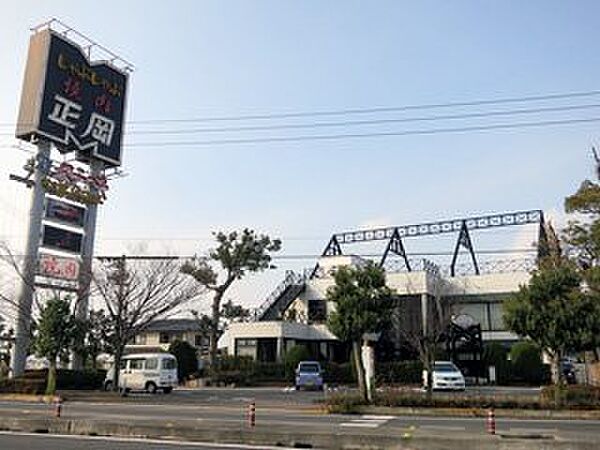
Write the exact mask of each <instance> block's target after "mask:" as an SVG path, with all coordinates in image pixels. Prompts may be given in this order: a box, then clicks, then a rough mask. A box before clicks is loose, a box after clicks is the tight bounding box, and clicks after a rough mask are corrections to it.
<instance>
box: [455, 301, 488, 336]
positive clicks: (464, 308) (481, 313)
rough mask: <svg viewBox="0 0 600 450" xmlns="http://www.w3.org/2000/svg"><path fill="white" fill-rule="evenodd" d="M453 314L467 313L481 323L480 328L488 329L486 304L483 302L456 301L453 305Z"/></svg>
mask: <svg viewBox="0 0 600 450" xmlns="http://www.w3.org/2000/svg"><path fill="white" fill-rule="evenodd" d="M454 313H455V314H468V315H469V316H471V317H472V318H473V319H475V322H476V323H478V324H480V325H481V329H482V330H489V329H490V324H489V323H488V318H487V304H485V303H458V304H456V305H455V306H454Z"/></svg>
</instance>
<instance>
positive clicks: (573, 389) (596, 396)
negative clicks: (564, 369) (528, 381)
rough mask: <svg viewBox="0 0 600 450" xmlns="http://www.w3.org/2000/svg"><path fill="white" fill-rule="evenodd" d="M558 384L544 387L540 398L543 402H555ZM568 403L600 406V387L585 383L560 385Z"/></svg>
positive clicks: (574, 405)
mask: <svg viewBox="0 0 600 450" xmlns="http://www.w3.org/2000/svg"><path fill="white" fill-rule="evenodd" d="M556 389H557V387H556V386H546V387H544V388H543V389H542V392H541V394H540V399H541V401H542V402H543V403H553V402H554V398H555V397H554V394H555V391H556ZM558 389H560V391H561V394H562V398H563V401H564V403H565V404H566V405H569V406H572V407H576V408H590V407H595V408H598V407H600V387H597V386H588V385H584V384H572V385H566V386H560V387H558Z"/></svg>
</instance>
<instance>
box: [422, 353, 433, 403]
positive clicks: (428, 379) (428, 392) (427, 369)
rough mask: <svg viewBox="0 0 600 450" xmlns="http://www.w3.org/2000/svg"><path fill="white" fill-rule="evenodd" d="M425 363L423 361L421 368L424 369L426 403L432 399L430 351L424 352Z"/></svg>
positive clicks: (431, 360) (431, 359) (431, 361)
mask: <svg viewBox="0 0 600 450" xmlns="http://www.w3.org/2000/svg"><path fill="white" fill-rule="evenodd" d="M424 359H425V361H423V363H424V364H423V367H424V368H425V373H426V378H425V383H426V386H425V389H426V396H427V401H428V402H431V399H432V398H433V358H432V352H431V351H430V349H426V350H425V358H424Z"/></svg>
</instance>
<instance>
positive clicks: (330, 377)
mask: <svg viewBox="0 0 600 450" xmlns="http://www.w3.org/2000/svg"><path fill="white" fill-rule="evenodd" d="M322 367H323V371H324V373H323V379H324V381H325V382H326V383H328V384H352V383H355V382H356V375H355V374H354V366H353V365H352V364H350V363H344V364H337V363H332V362H325V363H323V364H322Z"/></svg>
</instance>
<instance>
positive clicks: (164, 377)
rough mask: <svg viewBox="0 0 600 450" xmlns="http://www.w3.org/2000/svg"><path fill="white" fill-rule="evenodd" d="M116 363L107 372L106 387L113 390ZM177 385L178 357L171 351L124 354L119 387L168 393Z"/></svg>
mask: <svg viewBox="0 0 600 450" xmlns="http://www.w3.org/2000/svg"><path fill="white" fill-rule="evenodd" d="M113 374H114V365H113V367H111V368H110V369H109V370H108V372H107V373H106V378H105V380H104V389H106V390H107V391H108V390H111V389H112V383H113ZM175 386H177V359H176V358H175V356H173V355H171V354H170V353H140V354H137V355H136V354H131V355H127V356H124V357H123V359H121V367H120V371H119V389H123V390H125V391H147V392H149V393H151V394H154V393H156V392H157V391H158V390H159V389H160V390H162V391H163V392H164V393H165V394H168V393H169V392H171V391H172V390H173V388H174V387H175Z"/></svg>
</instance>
